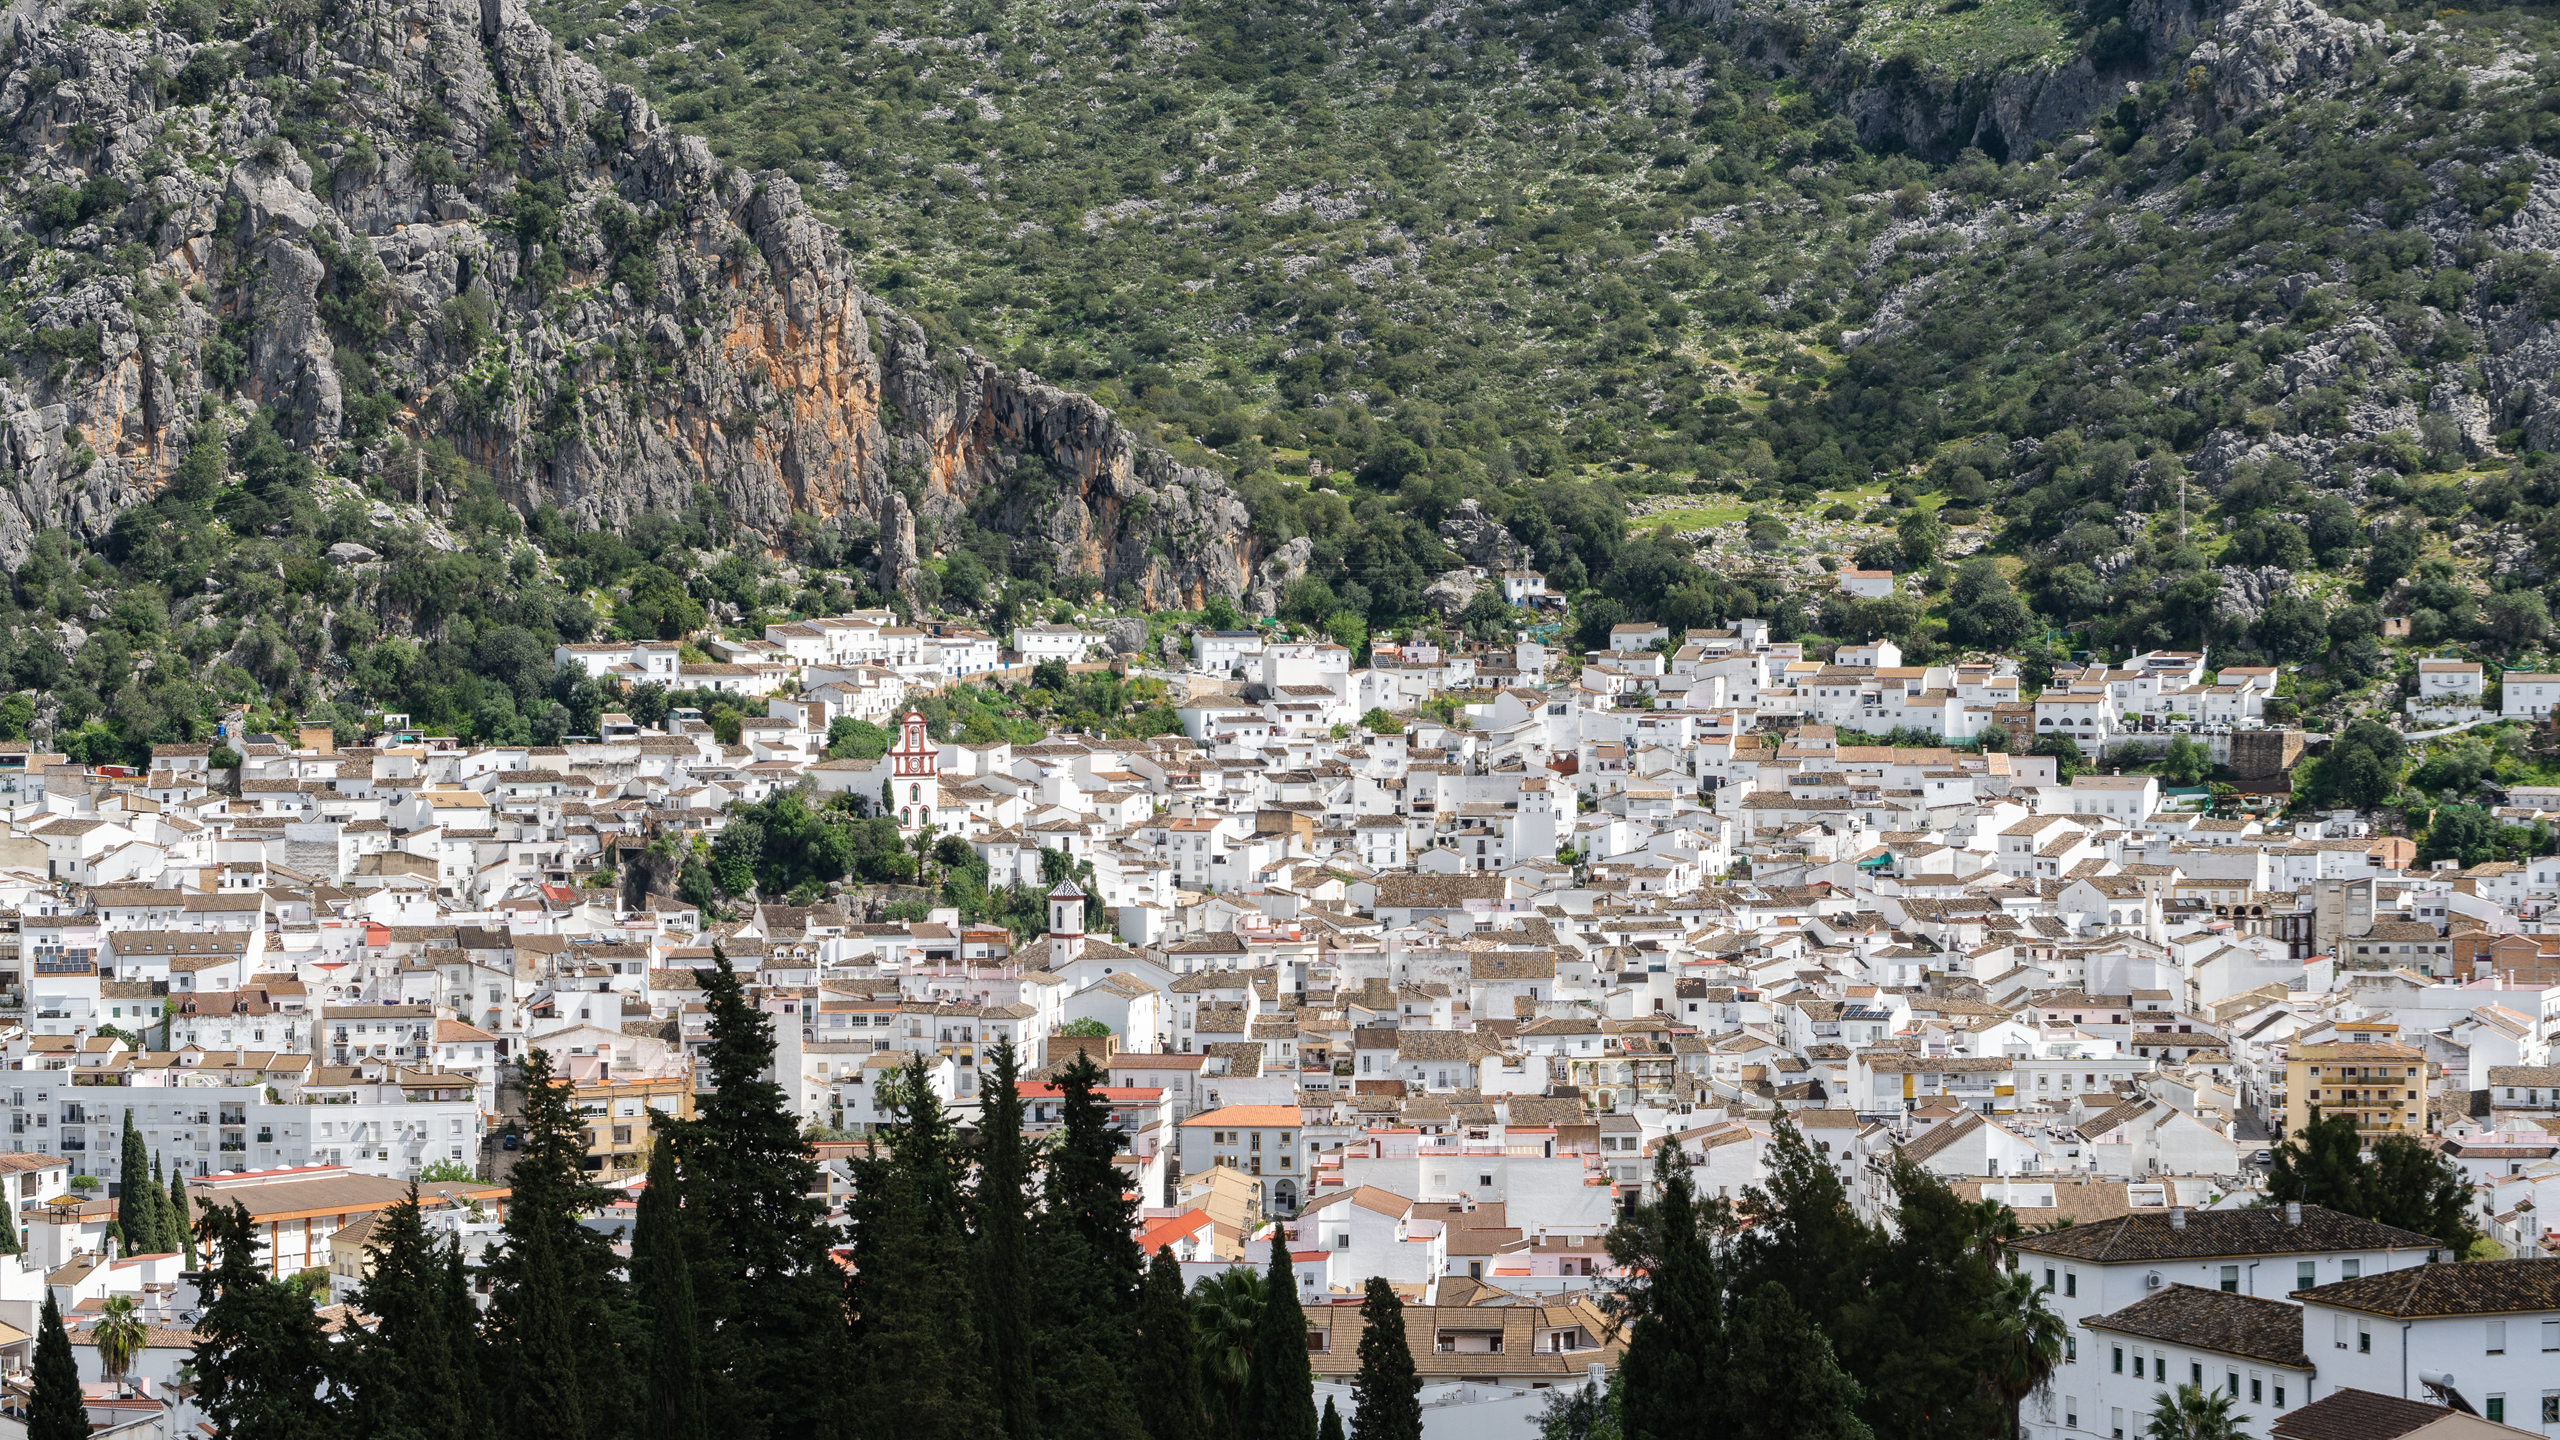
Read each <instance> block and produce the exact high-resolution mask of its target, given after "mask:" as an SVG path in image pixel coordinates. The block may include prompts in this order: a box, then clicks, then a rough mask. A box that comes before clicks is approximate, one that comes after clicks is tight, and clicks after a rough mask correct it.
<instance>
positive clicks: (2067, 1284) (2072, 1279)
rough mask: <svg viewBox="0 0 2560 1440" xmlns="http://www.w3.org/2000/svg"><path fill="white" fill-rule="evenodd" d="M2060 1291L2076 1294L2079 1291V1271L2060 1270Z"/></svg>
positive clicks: (2066, 1293)
mask: <svg viewBox="0 0 2560 1440" xmlns="http://www.w3.org/2000/svg"><path fill="white" fill-rule="evenodd" d="M2062 1293H2063V1294H2065V1295H2077V1294H2079V1293H2080V1272H2078V1271H2076V1270H2065V1271H2063V1272H2062Z"/></svg>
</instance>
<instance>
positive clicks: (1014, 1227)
mask: <svg viewBox="0 0 2560 1440" xmlns="http://www.w3.org/2000/svg"><path fill="white" fill-rule="evenodd" d="M1021 1082H1022V1063H1021V1057H1020V1056H1018V1055H1016V1054H1015V1053H1014V1048H1013V1042H1012V1041H1010V1040H1007V1041H1002V1042H1000V1043H998V1044H997V1046H996V1048H995V1051H994V1053H993V1055H992V1056H991V1057H990V1064H989V1068H988V1073H987V1075H986V1077H985V1078H984V1079H983V1080H981V1081H980V1082H979V1084H978V1112H979V1116H980V1119H979V1123H978V1183H977V1188H976V1190H975V1191H973V1192H972V1194H971V1197H970V1198H971V1200H972V1202H973V1203H972V1205H971V1209H972V1211H973V1212H974V1214H975V1216H976V1220H977V1235H976V1240H975V1245H974V1247H973V1250H974V1255H973V1260H974V1264H973V1272H974V1278H975V1280H976V1286H975V1289H976V1292H977V1297H978V1333H979V1334H980V1335H981V1336H982V1337H983V1338H984V1340H985V1343H986V1354H987V1390H988V1398H990V1399H991V1400H993V1401H994V1402H995V1407H996V1414H997V1416H998V1418H999V1419H1000V1420H1001V1421H1002V1423H1003V1427H1004V1434H1005V1436H1006V1440H1032V1437H1033V1435H1034V1434H1035V1432H1036V1431H1037V1429H1038V1427H1039V1421H1040V1410H1039V1393H1038V1387H1037V1386H1036V1385H1035V1384H1034V1383H1033V1379H1032V1373H1031V1364H1032V1358H1033V1351H1032V1337H1031V1322H1032V1299H1031V1295H1032V1277H1031V1269H1032V1259H1031V1236H1030V1225H1031V1213H1030V1212H1031V1202H1030V1193H1029V1192H1030V1187H1031V1151H1030V1147H1029V1145H1028V1144H1027V1143H1026V1142H1025V1140H1024V1138H1023V1133H1022V1083H1021Z"/></svg>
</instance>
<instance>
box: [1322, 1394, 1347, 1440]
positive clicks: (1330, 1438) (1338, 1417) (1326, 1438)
mask: <svg viewBox="0 0 2560 1440" xmlns="http://www.w3.org/2000/svg"><path fill="white" fill-rule="evenodd" d="M1316 1440H1343V1437H1342V1412H1341V1411H1339V1410H1336V1409H1334V1408H1333V1397H1332V1396H1330V1395H1327V1396H1326V1397H1324V1419H1323V1420H1321V1421H1319V1422H1317V1424H1316Z"/></svg>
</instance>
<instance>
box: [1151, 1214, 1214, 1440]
mask: <svg viewBox="0 0 2560 1440" xmlns="http://www.w3.org/2000/svg"><path fill="white" fill-rule="evenodd" d="M1135 1358H1136V1362H1137V1373H1138V1374H1140V1375H1143V1376H1145V1377H1146V1380H1145V1383H1143V1384H1141V1385H1139V1386H1138V1387H1137V1400H1138V1421H1139V1423H1140V1424H1141V1425H1143V1426H1145V1427H1146V1431H1147V1440H1206V1436H1207V1433H1208V1431H1207V1420H1208V1417H1207V1412H1206V1411H1205V1410H1204V1409H1203V1408H1202V1406H1201V1401H1200V1334H1199V1330H1198V1328H1197V1327H1196V1326H1195V1325H1194V1324H1193V1323H1192V1318H1191V1301H1190V1299H1189V1298H1188V1297H1187V1296H1185V1295H1184V1294H1183V1293H1182V1262H1181V1261H1179V1260H1176V1259H1174V1258H1173V1247H1172V1246H1170V1245H1168V1246H1166V1247H1165V1248H1163V1249H1161V1250H1158V1251H1157V1252H1156V1256H1155V1259H1154V1261H1152V1262H1151V1263H1150V1264H1149V1265H1148V1266H1147V1283H1146V1286H1145V1288H1144V1289H1143V1290H1141V1291H1140V1292H1139V1295H1138V1335H1137V1350H1136V1356H1135Z"/></svg>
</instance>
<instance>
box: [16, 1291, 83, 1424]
mask: <svg viewBox="0 0 2560 1440" xmlns="http://www.w3.org/2000/svg"><path fill="white" fill-rule="evenodd" d="M27 1440H89V1409H88V1404H87V1401H86V1400H85V1399H84V1398H83V1396H82V1395H81V1393H80V1362H79V1361H78V1360H77V1359H76V1358H74V1357H73V1355H72V1353H71V1336H70V1334H69V1333H68V1332H66V1331H65V1330H64V1329H63V1328H62V1309H61V1307H60V1306H58V1305H56V1304H55V1303H54V1299H53V1290H52V1287H50V1286H47V1287H46V1289H45V1296H44V1316H43V1318H42V1319H41V1320H40V1321H39V1322H38V1323H37V1325H36V1363H35V1394H34V1396H33V1397H32V1399H31V1400H30V1402H29V1405H28V1409H27Z"/></svg>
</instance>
